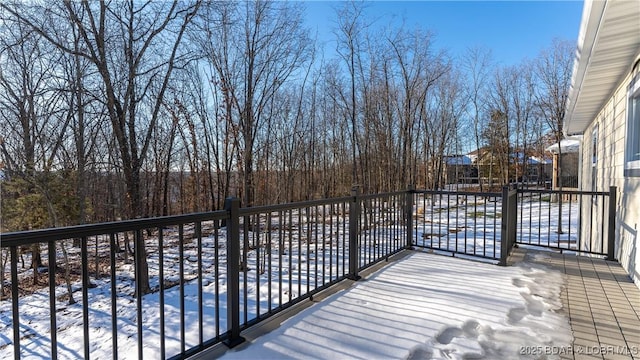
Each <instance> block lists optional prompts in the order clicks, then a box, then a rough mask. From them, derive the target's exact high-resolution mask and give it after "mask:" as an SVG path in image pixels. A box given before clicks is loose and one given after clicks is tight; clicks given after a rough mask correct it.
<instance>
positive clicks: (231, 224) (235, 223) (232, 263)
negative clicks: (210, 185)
mask: <svg viewBox="0 0 640 360" xmlns="http://www.w3.org/2000/svg"><path fill="white" fill-rule="evenodd" d="M224 209H225V210H226V211H227V213H228V214H229V220H227V223H226V225H227V330H228V333H229V337H228V338H227V339H226V340H225V341H224V344H225V345H227V346H228V347H229V348H233V347H235V346H237V345H239V344H241V343H242V342H244V338H243V337H242V336H240V262H239V261H240V199H238V198H227V199H225V201H224Z"/></svg>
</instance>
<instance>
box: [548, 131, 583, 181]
mask: <svg viewBox="0 0 640 360" xmlns="http://www.w3.org/2000/svg"><path fill="white" fill-rule="evenodd" d="M546 150H547V151H548V152H550V153H551V154H553V173H552V177H551V181H552V186H553V188H554V189H557V188H559V187H560V186H562V187H563V188H578V179H579V162H580V161H579V160H580V159H579V152H580V140H578V139H573V138H572V139H562V140H561V141H560V143H555V144H553V145H551V146H549V147H548V148H547V149H546Z"/></svg>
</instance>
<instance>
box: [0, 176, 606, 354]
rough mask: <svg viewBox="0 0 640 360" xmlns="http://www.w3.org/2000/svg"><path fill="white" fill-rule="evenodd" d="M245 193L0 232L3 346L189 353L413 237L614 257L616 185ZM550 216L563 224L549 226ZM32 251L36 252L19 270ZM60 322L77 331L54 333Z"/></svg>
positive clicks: (458, 249)
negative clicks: (124, 217) (244, 197)
mask: <svg viewBox="0 0 640 360" xmlns="http://www.w3.org/2000/svg"><path fill="white" fill-rule="evenodd" d="M554 196H556V197H557V198H558V200H559V201H558V202H554V201H553V197H554ZM605 200H606V201H605ZM580 204H581V205H582V206H580ZM240 205H241V204H240V201H239V200H238V199H227V202H226V204H225V210H221V211H215V212H208V213H200V214H190V215H182V216H171V217H161V218H153V219H140V220H129V221H119V222H112V223H103V224H94V225H82V226H74V227H67V228H57V229H46V230H37V231H26V232H16V233H5V234H1V235H0V236H1V237H2V241H1V242H0V243H1V248H2V259H3V261H2V263H1V264H0V266H5V261H4V259H7V260H8V265H9V268H10V271H11V280H10V281H9V282H8V283H7V284H8V285H9V291H8V292H7V293H5V291H4V290H5V288H6V287H5V286H4V284H5V283H4V279H0V280H2V281H3V291H2V293H1V294H2V296H3V297H4V296H7V298H6V299H5V298H3V299H2V300H0V309H1V310H2V317H1V318H0V357H3V356H4V357H6V356H8V355H10V353H13V356H14V358H16V359H18V358H20V357H21V356H30V355H34V356H39V357H50V358H52V359H56V358H58V357H61V358H62V357H64V358H79V357H84V358H104V357H112V358H114V359H116V358H120V357H122V356H124V355H125V351H126V354H127V355H129V356H131V355H132V351H133V349H135V350H136V351H135V355H134V356H133V357H137V358H143V357H145V358H185V357H188V356H190V355H193V354H195V353H197V352H200V351H203V350H204V349H207V348H209V347H211V346H213V345H215V344H217V343H220V342H224V343H226V344H227V345H228V346H230V347H233V346H235V345H237V344H239V343H241V342H242V341H243V338H242V336H241V332H242V330H244V329H246V328H248V327H249V326H252V325H254V324H256V323H258V322H260V321H262V320H264V319H266V318H268V317H270V316H272V315H274V314H276V313H278V312H280V311H282V310H284V309H286V308H288V307H290V306H292V305H294V304H296V303H299V302H301V301H303V300H305V299H309V298H313V296H314V295H315V294H317V293H318V292H320V291H322V290H324V289H327V288H328V287H330V286H332V285H334V284H336V283H338V282H341V281H343V280H345V279H352V280H357V279H359V273H360V271H362V270H363V269H365V268H367V267H369V266H371V265H373V264H375V263H377V262H380V261H384V260H386V259H388V258H389V257H390V256H391V255H393V254H395V253H397V252H399V251H402V250H403V249H408V248H421V249H428V250H429V251H434V252H445V253H449V254H453V255H458V256H471V257H476V258H484V259H488V260H489V261H491V262H494V263H498V264H500V265H506V262H507V257H508V256H509V253H510V251H511V249H512V248H513V247H514V246H515V244H516V243H519V244H528V245H536V246H546V247H552V248H556V249H560V250H572V251H577V250H580V251H583V252H589V253H596V254H607V255H608V256H609V257H610V258H613V249H614V243H613V242H612V241H613V236H614V235H615V232H614V231H615V229H614V225H613V223H614V221H615V188H612V189H611V191H610V192H609V193H588V192H576V191H563V192H556V191H543V190H530V189H525V190H523V189H520V190H515V189H510V188H508V187H505V188H503V190H502V192H495V193H476V192H452V191H425V190H413V189H410V190H408V191H400V192H393V193H386V194H376V195H361V194H360V193H359V190H358V188H354V189H353V192H352V194H351V196H348V197H342V198H335V199H327V200H314V201H306V202H299V203H292V204H282V205H272V206H260V207H251V208H241V206H240ZM588 207H592V208H593V209H594V211H593V212H590V213H589V214H587V213H586V210H584V209H587V208H588ZM556 208H557V211H556ZM577 209H580V210H577ZM605 210H606V211H605ZM566 211H568V212H566ZM576 211H578V213H577V215H576V214H575V213H576ZM556 216H557V217H558V218H557V219H555V218H554V217H556ZM600 216H602V218H600ZM536 217H537V218H536ZM579 219H584V220H582V221H580V220H579ZM605 221H606V226H605V225H604V222H605ZM555 223H557V224H559V225H561V226H562V227H563V231H562V232H557V233H556V232H554V231H553V230H550V229H553V224H555ZM576 224H577V226H578V227H579V226H583V228H584V229H583V230H582V233H588V230H587V229H586V228H585V225H587V224H588V225H590V226H592V227H593V225H592V224H602V225H601V227H600V234H601V236H600V237H599V238H598V239H599V240H597V241H596V240H593V239H591V238H590V239H589V240H587V239H585V238H584V237H581V235H580V233H579V232H578V230H577V229H578V227H576ZM599 226H600V225H599ZM543 229H544V231H543ZM605 233H606V237H605ZM564 236H566V237H567V238H568V239H571V238H573V237H574V236H575V237H576V241H575V242H571V241H568V242H563V241H561V239H564ZM554 239H555V240H554ZM594 239H595V238H594ZM605 239H606V243H605ZM36 254H40V255H41V256H42V259H46V261H43V264H42V266H40V267H36V268H35V269H22V268H21V269H20V270H19V268H18V267H19V264H20V262H21V258H25V259H26V261H25V262H23V263H27V264H28V263H29V262H30V261H31V259H32V258H33V256H35V255H36ZM7 257H8V258H7ZM147 274H148V279H147V278H146V276H145V275H147ZM143 293H144V294H145V295H144V296H137V295H138V294H143ZM80 329H82V330H81V331H79V330H80ZM66 331H73V332H74V336H73V337H69V336H66V335H67V334H65V336H59V335H61V332H66ZM105 332H106V333H107V335H104V333H105ZM10 334H11V335H10ZM71 338H73V341H72V342H71V343H70V341H69V339H71ZM97 339H99V340H100V341H96V340H97ZM105 339H106V340H105Z"/></svg>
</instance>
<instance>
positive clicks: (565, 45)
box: [535, 39, 574, 189]
mask: <svg viewBox="0 0 640 360" xmlns="http://www.w3.org/2000/svg"><path fill="white" fill-rule="evenodd" d="M573 58H574V46H573V44H572V43H571V42H569V41H566V40H559V39H555V40H554V41H553V43H552V44H551V46H550V47H549V48H547V49H543V50H542V51H541V52H540V55H539V56H538V57H537V58H536V60H535V76H536V79H537V84H538V91H537V92H536V94H535V100H536V105H537V106H538V108H539V109H540V113H541V115H542V117H543V118H544V120H545V121H546V123H547V126H548V127H549V129H550V130H551V132H552V134H553V136H554V138H555V141H556V142H557V143H558V145H560V141H562V138H563V137H564V135H563V128H562V123H563V121H564V114H565V109H566V103H567V98H568V96H569V86H570V84H571V73H572V69H573V67H572V66H573ZM558 158H559V159H561V158H562V147H561V146H559V153H558ZM558 172H559V173H561V168H560V161H558ZM561 179H562V177H560V179H559V180H560V181H559V184H558V185H559V187H560V188H561V189H562V181H561Z"/></svg>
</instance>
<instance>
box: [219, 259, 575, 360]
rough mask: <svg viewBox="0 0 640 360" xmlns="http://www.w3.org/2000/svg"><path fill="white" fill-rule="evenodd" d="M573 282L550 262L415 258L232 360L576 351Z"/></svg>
mask: <svg viewBox="0 0 640 360" xmlns="http://www.w3.org/2000/svg"><path fill="white" fill-rule="evenodd" d="M541 256H544V255H541ZM563 284H564V279H563V276H562V275H561V274H560V273H558V272H556V271H552V270H550V269H547V268H544V267H542V266H541V265H532V264H528V263H520V264H519V265H517V266H512V267H499V266H496V265H492V264H487V263H482V262H475V261H469V260H463V259H457V258H451V257H445V256H439V255H433V254H428V253H421V252H415V253H413V254H411V255H409V256H407V257H405V258H403V259H401V260H399V261H396V262H394V263H391V264H390V265H389V266H387V267H385V268H384V269H383V270H381V271H378V272H377V273H374V274H372V275H371V276H370V277H368V278H366V279H362V280H361V281H359V282H357V283H356V285H355V286H353V287H351V288H350V289H347V290H344V291H341V292H338V293H336V294H333V295H331V296H330V297H328V298H327V299H325V300H324V301H322V302H320V303H318V304H315V305H313V306H311V307H310V308H307V309H305V310H303V311H302V312H300V313H298V314H297V315H295V316H293V317H292V318H290V319H287V320H286V321H285V322H284V323H283V324H282V325H281V326H280V327H279V328H277V329H276V330H274V331H272V332H270V333H268V334H265V335H263V336H261V337H259V338H258V339H256V340H255V342H254V343H253V344H250V345H249V346H243V347H242V349H239V350H235V349H232V350H229V351H227V353H226V354H225V356H224V357H223V358H224V359H239V358H252V359H257V358H260V359H282V358H298V359H308V358H321V359H336V358H340V359H343V358H361V359H377V358H385V359H387V358H396V359H407V358H408V359H425V358H435V359H451V358H453V359H470V358H482V357H485V358H491V359H513V358H526V357H527V356H525V355H528V353H529V354H530V353H531V352H534V353H535V352H536V349H540V348H536V347H538V346H541V347H543V348H545V347H548V348H547V349H561V348H567V347H569V346H570V345H571V341H572V335H571V327H570V325H569V321H568V319H567V318H566V317H565V316H563V315H562V314H560V313H559V312H557V310H559V309H560V308H561V307H562V302H561V300H560V291H561V287H562V286H564V285H563ZM537 354H538V355H539V354H540V353H539V352H538V353H537ZM531 358H534V357H533V356H532V357H531Z"/></svg>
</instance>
